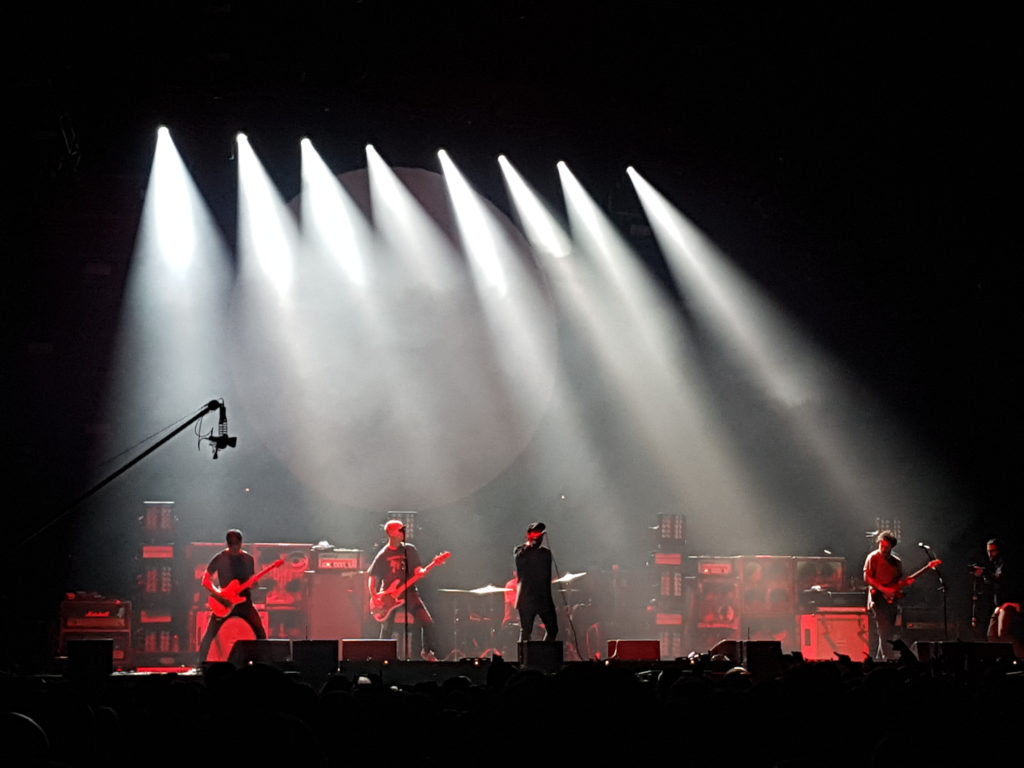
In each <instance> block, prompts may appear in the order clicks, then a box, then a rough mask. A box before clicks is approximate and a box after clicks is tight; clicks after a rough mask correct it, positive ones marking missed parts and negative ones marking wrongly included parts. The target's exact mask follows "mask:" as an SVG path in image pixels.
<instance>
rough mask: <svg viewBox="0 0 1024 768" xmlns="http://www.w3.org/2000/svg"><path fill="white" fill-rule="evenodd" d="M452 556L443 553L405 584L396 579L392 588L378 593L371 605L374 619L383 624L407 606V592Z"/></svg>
mask: <svg viewBox="0 0 1024 768" xmlns="http://www.w3.org/2000/svg"><path fill="white" fill-rule="evenodd" d="M451 556H452V553H451V552H442V553H441V554H439V555H438V556H437V557H435V558H434V559H433V560H431V561H430V563H429V564H428V565H427V566H426V567H425V568H422V569H421V570H419V571H417V572H416V573H414V574H413V575H412V576H410V577H409V580H408V581H407V582H405V583H404V584H403V583H402V580H401V579H395V580H394V581H393V582H391V586H390V587H388V588H387V589H382V590H381V591H380V592H378V593H377V594H376V595H375V596H374V600H373V602H372V603H371V605H370V613H372V614H373V618H375V619H376V620H377V621H379V622H382V623H383V622H385V621H387V618H388V616H390V615H391V614H392V613H393V612H394V610H395V609H396V608H398V607H400V606H402V605H405V598H404V597H402V595H403V594H404V593H405V591H406V590H407V589H409V587H411V586H412V585H413V584H415V583H416V582H417V581H419V580H420V579H422V578H423V577H424V576H426V575H427V574H428V573H429V572H430V569H431V568H434V567H436V566H438V565H444V563H446V562H447V561H448V558H449V557H451Z"/></svg>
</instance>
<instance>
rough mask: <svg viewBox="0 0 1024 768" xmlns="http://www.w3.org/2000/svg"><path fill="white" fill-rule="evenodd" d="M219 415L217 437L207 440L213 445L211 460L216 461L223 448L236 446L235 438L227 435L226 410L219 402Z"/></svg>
mask: <svg viewBox="0 0 1024 768" xmlns="http://www.w3.org/2000/svg"><path fill="white" fill-rule="evenodd" d="M218 410H219V411H220V415H219V416H218V418H217V436H216V437H209V438H207V439H208V440H209V441H210V442H211V443H213V458H214V459H215V460H216V459H217V458H218V454H219V453H220V452H221V451H222V450H223V449H225V448H234V447H235V446H236V445H238V438H237V437H230V436H229V435H228V408H227V406H226V405H225V404H224V401H223V400H221V401H220V404H219V406H218Z"/></svg>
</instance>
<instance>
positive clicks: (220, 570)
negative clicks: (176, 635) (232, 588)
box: [199, 528, 267, 661]
mask: <svg viewBox="0 0 1024 768" xmlns="http://www.w3.org/2000/svg"><path fill="white" fill-rule="evenodd" d="M225 540H226V541H227V545H228V546H227V548H226V549H223V550H221V551H220V552H218V553H217V555H216V556H214V558H213V559H212V560H211V561H210V564H209V565H208V566H206V571H205V572H204V573H203V582H202V583H203V588H204V589H206V590H207V591H208V592H209V593H210V595H211V596H212V598H211V600H220V601H221V602H223V604H224V607H225V608H227V607H228V606H230V605H231V603H232V602H234V600H230V599H228V598H227V597H224V596H222V595H221V590H222V589H224V590H226V589H227V588H228V587H229V585H231V584H232V583H234V582H236V581H237V582H238V584H244V583H245V582H246V581H248V580H249V579H251V578H252V577H253V574H255V572H256V563H255V561H254V560H253V557H252V555H250V554H249V553H248V552H246V551H244V550H243V549H242V532H241V531H240V530H238V529H237V528H232V529H231V530H230V531H228V532H227V534H226V535H225ZM214 575H216V576H217V583H218V585H219V586H214V584H213V577H214ZM233 596H234V595H233ZM234 597H235V600H237V599H238V598H239V597H240V598H242V600H241V602H238V603H236V604H235V605H234V607H232V608H231V610H230V611H229V612H227V613H226V614H225V615H223V616H218V615H217V613H221V612H222V611H218V612H215V613H212V614H211V616H210V624H209V626H207V628H206V634H204V635H203V641H202V643H200V645H199V660H200V661H205V660H206V657H207V656H208V655H209V653H210V645H211V644H212V643H213V639H214V638H215V637H216V636H217V633H218V632H219V631H220V628H221V627H222V626H223V625H224V622H226V621H227V620H228V619H230V618H231V617H232V616H237V617H238V618H240V619H242V620H243V621H245V622H246V623H247V624H248V625H249V626H250V627H252V631H253V632H254V633H255V634H256V639H257V640H263V639H265V638H266V636H267V633H266V631H265V630H264V629H263V622H261V621H260V615H259V613H257V611H256V606H254V605H253V604H252V595H251V593H250V591H249V590H248V589H245V590H242V591H241V592H239V593H238V595H237V596H234Z"/></svg>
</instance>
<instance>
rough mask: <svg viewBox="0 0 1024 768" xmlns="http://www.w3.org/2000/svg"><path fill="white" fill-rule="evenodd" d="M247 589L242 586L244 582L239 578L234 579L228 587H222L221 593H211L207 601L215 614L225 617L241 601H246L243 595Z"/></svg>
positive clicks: (218, 616)
mask: <svg viewBox="0 0 1024 768" xmlns="http://www.w3.org/2000/svg"><path fill="white" fill-rule="evenodd" d="M244 591H245V589H244V587H243V586H242V582H240V581H239V580H238V579H234V580H233V581H232V582H231V583H230V584H228V585H227V586H226V587H221V590H220V594H219V595H217V596H214V595H210V599H209V600H208V601H207V603H208V605H209V606H210V610H211V611H213V615H214V616H216V617H217V618H218V619H223V618H224V617H225V616H227V615H229V614H230V613H231V612H232V611H233V610H235V606H236V605H238V604H239V603H244V602H245V598H244V597H242V592H244Z"/></svg>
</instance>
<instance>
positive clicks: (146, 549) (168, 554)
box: [142, 544, 174, 560]
mask: <svg viewBox="0 0 1024 768" xmlns="http://www.w3.org/2000/svg"><path fill="white" fill-rule="evenodd" d="M142 559H143V560H173V559H174V547H173V546H171V545H166V546H158V545H156V544H146V545H143V547H142Z"/></svg>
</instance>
